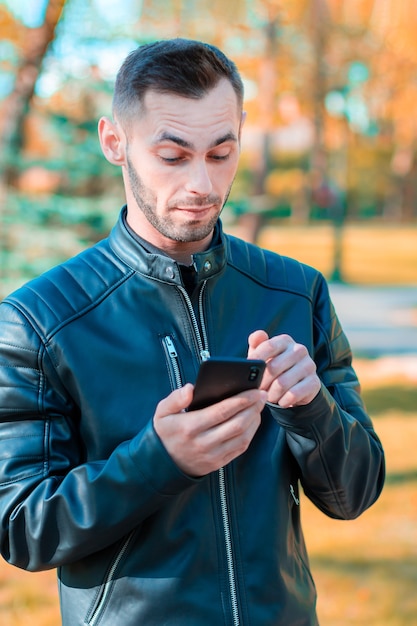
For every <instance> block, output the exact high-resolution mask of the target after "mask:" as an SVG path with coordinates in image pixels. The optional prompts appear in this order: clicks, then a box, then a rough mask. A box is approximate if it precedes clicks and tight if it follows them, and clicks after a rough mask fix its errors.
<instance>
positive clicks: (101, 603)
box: [85, 531, 134, 626]
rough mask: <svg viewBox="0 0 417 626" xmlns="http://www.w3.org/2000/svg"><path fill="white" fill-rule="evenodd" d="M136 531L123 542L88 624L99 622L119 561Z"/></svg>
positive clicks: (93, 624) (102, 586) (90, 625)
mask: <svg viewBox="0 0 417 626" xmlns="http://www.w3.org/2000/svg"><path fill="white" fill-rule="evenodd" d="M133 534H134V531H132V532H131V533H130V534H129V535H128V537H127V538H126V540H125V542H124V543H123V545H122V547H121V548H120V550H119V551H118V552H117V554H116V556H115V558H114V560H113V562H112V564H111V566H110V569H109V570H108V572H107V575H106V577H105V579H104V581H103V584H102V585H101V589H100V593H99V596H98V599H97V602H96V605H95V607H94V608H93V610H92V611H91V617H89V618H87V621H86V622H85V623H86V624H88V626H95V625H96V624H98V622H99V620H100V617H101V610H102V607H104V606H105V605H106V601H107V597H108V595H109V594H110V583H111V582H112V580H113V576H114V573H115V571H116V570H117V568H118V567H119V563H120V561H121V560H122V558H123V556H124V555H125V553H126V550H127V549H128V547H129V544H130V542H131V540H132V537H133Z"/></svg>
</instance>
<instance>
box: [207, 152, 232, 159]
mask: <svg viewBox="0 0 417 626" xmlns="http://www.w3.org/2000/svg"><path fill="white" fill-rule="evenodd" d="M229 156H230V151H228V152H220V153H219V152H214V153H213V154H209V158H210V159H211V160H212V161H227V159H228V158H229Z"/></svg>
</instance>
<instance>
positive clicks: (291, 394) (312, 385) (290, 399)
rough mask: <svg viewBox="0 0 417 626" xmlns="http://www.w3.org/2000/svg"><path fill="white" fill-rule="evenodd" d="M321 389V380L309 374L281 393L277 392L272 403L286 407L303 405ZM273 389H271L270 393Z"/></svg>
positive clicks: (312, 398) (310, 400)
mask: <svg viewBox="0 0 417 626" xmlns="http://www.w3.org/2000/svg"><path fill="white" fill-rule="evenodd" d="M320 389H321V382H320V379H319V378H318V376H310V377H308V378H305V379H303V380H301V381H300V382H299V383H297V384H296V385H294V386H293V387H291V388H290V389H288V390H287V391H285V392H284V393H283V394H282V395H281V394H277V397H276V399H275V400H271V402H273V403H274V404H278V405H279V406H280V407H282V408H284V409H286V408H290V407H292V406H303V405H306V404H309V403H310V402H312V400H314V398H315V397H316V396H317V394H318V393H319V391H320ZM272 393H273V391H272V390H271V394H272Z"/></svg>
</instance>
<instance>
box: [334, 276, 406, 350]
mask: <svg viewBox="0 0 417 626" xmlns="http://www.w3.org/2000/svg"><path fill="white" fill-rule="evenodd" d="M330 293H331V296H332V300H333V303H334V305H335V308H336V312H337V314H338V317H339V319H340V321H341V323H342V326H343V329H344V330H345V332H346V334H347V336H348V338H349V341H350V344H351V346H352V350H353V352H354V354H355V355H356V356H361V357H369V358H373V357H379V356H383V355H407V354H413V355H416V356H417V286H415V287H356V286H352V285H341V284H336V283H333V284H330Z"/></svg>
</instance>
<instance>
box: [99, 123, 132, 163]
mask: <svg viewBox="0 0 417 626" xmlns="http://www.w3.org/2000/svg"><path fill="white" fill-rule="evenodd" d="M98 136H99V139H100V145H101V149H102V151H103V154H104V156H105V157H106V159H107V160H108V161H109V162H110V163H112V164H113V165H120V166H122V165H124V163H125V155H126V139H125V134H124V132H123V130H122V129H121V127H120V125H119V124H116V123H114V122H112V121H111V120H110V119H109V118H108V117H102V118H101V119H100V120H99V123H98Z"/></svg>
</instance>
